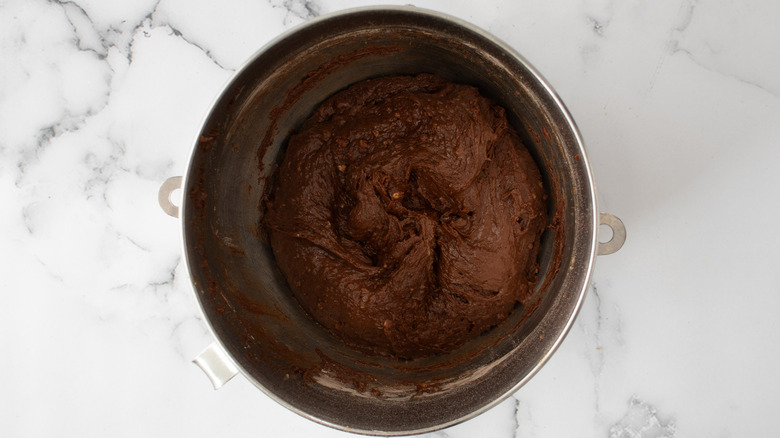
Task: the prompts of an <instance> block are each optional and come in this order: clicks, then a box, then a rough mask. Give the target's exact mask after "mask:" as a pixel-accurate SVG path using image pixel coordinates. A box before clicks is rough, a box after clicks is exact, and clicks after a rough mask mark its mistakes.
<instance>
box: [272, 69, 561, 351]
mask: <svg viewBox="0 0 780 438" xmlns="http://www.w3.org/2000/svg"><path fill="white" fill-rule="evenodd" d="M545 199H546V194H545V191H544V187H543V185H542V181H541V176H540V173H539V169H538V167H537V166H536V164H535V163H534V161H533V159H532V158H531V155H530V154H529V153H528V151H527V150H526V149H525V147H524V146H523V145H522V143H521V141H520V139H519V138H518V136H517V134H516V133H515V132H514V130H513V129H512V128H511V127H510V126H509V125H508V123H507V120H506V117H505V115H504V110H503V108H501V107H498V106H496V105H493V104H491V102H490V101H489V100H487V99H486V98H484V97H482V96H481V95H480V94H479V92H478V91H477V89H476V88H474V87H470V86H466V85H458V84H454V83H451V82H449V81H447V80H445V79H442V78H440V77H438V76H434V75H429V74H423V75H419V76H416V77H410V76H395V77H385V78H379V79H371V80H367V81H363V82H360V83H358V84H355V85H353V86H351V87H350V88H348V89H347V90H345V91H342V92H339V93H338V94H336V95H334V96H333V97H331V98H329V99H328V100H326V101H325V102H324V103H323V104H322V105H321V106H320V107H319V108H318V109H317V110H316V111H315V112H314V114H313V115H312V116H311V117H310V118H309V119H308V120H307V121H306V122H305V123H304V124H303V126H302V127H301V129H300V131H299V132H298V133H296V134H294V135H293V136H292V137H291V138H290V141H289V145H288V148H287V152H286V155H285V158H284V161H283V162H282V163H281V166H280V168H279V170H278V173H277V175H276V186H275V189H274V190H273V192H272V193H271V195H270V197H269V200H268V202H267V204H266V209H267V211H266V216H265V220H264V223H265V226H266V228H267V230H268V233H269V236H270V242H271V246H272V248H273V251H274V255H275V256H276V261H277V263H278V265H279V268H280V269H281V271H282V273H283V274H284V275H285V276H286V277H287V281H288V283H289V285H290V289H291V290H292V292H293V293H294V294H295V296H296V298H297V299H298V301H299V302H300V304H301V306H303V308H304V309H305V310H306V311H307V312H309V313H310V314H311V315H312V316H313V317H314V319H315V320H316V321H317V322H319V323H320V324H322V325H323V326H324V327H326V328H327V329H328V330H330V331H331V332H333V333H335V334H336V335H338V336H339V337H341V338H342V339H343V340H345V341H346V342H347V343H348V344H351V345H354V346H357V347H362V348H363V349H367V350H369V351H372V352H374V353H377V354H382V355H389V356H393V357H399V358H415V357H422V356H427V355H431V354H436V353H446V352H448V351H451V350H453V349H454V348H457V347H459V346H461V345H463V344H464V343H465V342H466V341H468V340H470V339H472V338H474V337H475V336H477V335H479V334H481V333H483V332H485V331H486V330H488V329H490V328H491V327H493V326H495V325H497V324H499V323H500V322H502V321H503V320H504V319H505V318H506V317H507V316H508V315H509V313H510V312H512V310H513V309H514V308H515V306H516V304H517V303H523V301H524V300H525V299H527V298H529V297H530V295H531V293H532V291H533V287H534V284H535V281H536V272H537V270H538V264H537V253H538V250H539V239H540V236H541V234H542V231H543V230H544V227H545V224H546V213H545V203H544V200H545Z"/></svg>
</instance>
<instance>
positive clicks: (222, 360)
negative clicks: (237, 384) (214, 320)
mask: <svg viewBox="0 0 780 438" xmlns="http://www.w3.org/2000/svg"><path fill="white" fill-rule="evenodd" d="M192 362H194V363H195V365H197V366H199V367H200V369H202V370H203V372H204V373H206V376H207V377H208V378H209V380H211V384H212V385H214V389H219V388H221V387H222V385H224V384H225V383H227V382H228V380H230V379H232V378H233V376H235V375H236V374H238V368H237V367H236V364H234V363H233V361H232V360H230V358H229V357H228V355H227V353H225V350H223V349H222V347H220V346H219V345H217V343H216V342H214V343H212V344H211V345H209V346H208V347H206V349H205V350H203V351H202V352H201V353H200V354H199V355H197V356H196V357H195V359H193V360H192Z"/></svg>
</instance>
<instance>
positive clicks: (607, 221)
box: [597, 213, 626, 255]
mask: <svg viewBox="0 0 780 438" xmlns="http://www.w3.org/2000/svg"><path fill="white" fill-rule="evenodd" d="M599 223H600V224H601V225H606V226H608V227H609V228H611V229H612V238H611V239H609V242H604V243H602V242H599V248H598V252H597V254H598V255H607V254H612V253H614V252H617V251H618V250H619V249H620V248H622V247H623V244H624V243H625V242H626V226H625V225H623V221H621V220H620V219H619V218H618V217H617V216H613V215H611V214H609V213H599Z"/></svg>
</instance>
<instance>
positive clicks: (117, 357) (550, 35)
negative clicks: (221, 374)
mask: <svg viewBox="0 0 780 438" xmlns="http://www.w3.org/2000/svg"><path fill="white" fill-rule="evenodd" d="M407 2H408V1H402V2H397V3H399V4H400V3H407ZM412 3H413V4H414V5H417V6H421V7H427V8H432V9H438V10H441V11H444V12H448V13H450V14H452V15H455V16H458V17H460V18H463V19H466V20H469V21H471V22H473V23H475V24H476V25H478V26H481V27H483V28H485V29H487V30H488V31H490V32H492V33H494V34H495V35H497V36H498V37H500V38H502V39H504V40H505V41H507V42H508V43H509V44H510V45H512V46H513V47H515V48H516V49H517V50H518V51H519V52H521V53H522V54H523V55H525V56H526V57H527V58H528V59H529V60H530V61H531V62H532V63H533V64H534V65H535V66H536V67H537V68H538V69H539V70H540V71H541V72H542V73H543V74H544V75H545V76H546V77H547V79H548V80H549V81H550V82H551V83H552V84H553V86H554V87H555V88H556V89H557V91H558V92H559V93H560V95H561V96H562V98H563V100H564V101H565V102H566V104H567V105H568V107H569V109H570V111H571V112H572V114H573V115H574V118H575V119H576V121H577V122H578V124H579V127H580V129H581V130H582V133H583V135H584V137H585V139H586V143H587V146H588V150H589V156H590V158H591V160H592V163H593V167H594V172H595V175H596V179H597V182H598V188H599V194H600V200H601V209H602V210H603V211H608V212H611V213H614V214H616V215H618V216H620V217H621V218H622V219H623V221H624V222H625V224H626V227H627V229H628V241H627V243H626V245H625V247H623V249H622V250H621V251H620V252H619V253H617V254H615V255H612V256H606V257H600V258H599V259H598V261H597V266H596V271H595V273H594V277H593V286H592V288H591V290H590V293H589V295H588V297H587V300H586V301H585V305H584V308H583V311H582V312H581V314H580V316H579V318H578V320H577V323H576V325H575V326H574V328H573V330H572V331H571V333H570V335H569V336H568V337H567V339H566V341H565V342H564V343H563V345H562V347H561V348H560V350H559V351H558V352H557V353H556V354H555V356H554V357H553V359H552V360H551V361H550V362H549V363H548V365H547V366H546V367H545V368H544V369H543V370H542V372H541V373H540V374H538V375H537V376H536V377H535V378H534V379H533V380H532V381H531V383H529V384H528V385H526V386H525V387H523V388H521V389H520V390H519V391H518V392H517V393H516V394H515V395H514V396H513V397H511V398H509V399H508V400H507V401H506V402H504V403H502V404H501V405H499V406H498V407H496V408H494V409H492V410H490V411H489V412H487V413H485V414H483V415H481V416H479V417H477V418H475V419H473V420H471V421H468V422H466V423H464V424H462V425H459V426H456V427H453V428H450V429H447V430H444V431H441V432H437V433H434V434H430V435H429V436H435V437H472V436H491V437H512V436H516V437H534V438H541V437H574V436H577V437H580V436H599V437H620V438H629V437H673V436H674V437H750V436H773V435H775V434H776V433H777V430H778V426H777V419H776V418H775V415H777V412H778V410H779V409H780V377H778V368H779V367H780V322H778V321H780V318H779V317H778V316H779V313H780V227H778V226H777V224H778V216H780V190H778V189H780V173H778V172H777V171H776V169H777V168H778V167H780V56H778V54H780V25H779V24H780V23H779V22H778V19H779V18H780V3H778V2H774V1H771V0H763V1H762V0H755V1H747V0H739V1H727V0H699V1H696V0H682V1H656V0H629V1H616V0H583V1H575V0H558V1H554V2H540V1H533V2H532V1H528V0H524V1H513V0H503V1H496V0H481V1H479V2H468V3H467V2H452V1H444V0H440V1H433V0H431V1H412ZM367 4H374V2H366V1H349V0H307V1H303V0H270V2H269V1H263V0H256V1H254V0H227V1H220V2H216V1H205V0H132V1H131V0H103V1H99V0H71V1H55V0H50V1H44V0H0V200H2V203H3V208H2V210H1V212H0V286H1V287H0V289H1V290H2V305H1V306H0V333H2V334H0V351H1V352H2V353H0V436H4V437H35V436H74V437H75V436H78V437H105V436H111V437H121V436H133V437H135V436H161V437H162V436H188V437H210V436H278V437H299V436H333V437H335V436H339V437H341V436H350V435H349V434H346V433H343V432H338V431H335V430H331V429H329V428H326V427H324V426H320V425H317V424H315V423H313V422H310V421H308V420H305V419H303V418H300V417H298V416H297V415H296V414H293V413H291V412H289V411H287V410H285V409H284V408H282V407H280V406H278V405H277V404H276V403H275V402H273V401H271V400H270V399H269V398H268V397H266V396H265V395H263V394H262V393H261V392H260V391H258V390H256V389H255V388H254V387H253V386H252V385H251V384H250V383H249V382H248V381H247V380H246V379H244V378H240V377H239V378H236V379H234V380H233V381H231V382H230V383H229V384H228V385H226V386H225V387H224V388H223V389H221V390H219V391H217V392H215V391H213V389H212V388H211V386H210V384H209V383H208V381H207V379H206V378H205V377H204V375H203V374H202V373H201V371H200V370H199V369H197V368H196V367H195V366H194V365H193V364H192V363H191V362H190V360H191V358H192V357H193V356H194V355H196V354H197V353H198V352H199V351H200V350H201V349H202V348H203V347H205V346H206V345H207V344H208V343H209V342H210V337H209V334H208V332H207V329H206V327H205V325H204V323H203V321H202V320H201V319H200V316H199V314H198V311H197V308H196V304H195V301H194V297H193V296H192V295H191V287H190V284H189V280H188V279H187V278H186V276H185V274H184V269H183V266H182V257H181V252H180V246H179V245H180V242H179V234H178V223H177V221H176V220H175V219H172V218H170V217H168V216H166V215H165V214H163V213H162V211H161V210H160V209H159V207H158V206H157V200H156V196H157V189H158V187H159V185H160V184H161V182H162V181H163V180H164V179H165V178H166V177H168V176H172V175H179V174H182V172H183V170H184V168H185V166H186V163H187V160H188V157H189V152H190V148H191V144H192V141H193V139H194V137H195V134H196V132H197V129H198V126H199V123H200V121H201V118H202V117H203V116H204V115H205V112H206V111H207V110H208V108H209V105H210V102H211V100H212V99H213V98H214V97H215V95H216V93H217V92H218V91H219V90H220V87H221V86H222V85H223V84H224V83H225V81H227V80H228V78H230V76H231V74H232V73H233V71H234V70H235V69H236V68H237V67H239V66H240V65H241V63H242V62H243V61H244V60H245V59H246V58H248V57H249V56H250V55H251V54H252V53H253V52H254V51H255V50H257V49H258V48H260V47H261V46H263V45H264V44H265V43H266V42H268V41H269V40H270V39H271V38H273V37H274V36H276V35H278V34H279V33H280V32H282V31H283V30H285V29H288V28H290V27H292V26H294V25H296V24H298V23H301V22H302V21H304V20H306V19H308V18H310V17H312V16H315V15H319V14H322V13H328V12H332V11H336V10H339V9H343V8H346V7H352V6H359V5H367Z"/></svg>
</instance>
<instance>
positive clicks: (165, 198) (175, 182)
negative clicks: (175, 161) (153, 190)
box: [157, 176, 182, 217]
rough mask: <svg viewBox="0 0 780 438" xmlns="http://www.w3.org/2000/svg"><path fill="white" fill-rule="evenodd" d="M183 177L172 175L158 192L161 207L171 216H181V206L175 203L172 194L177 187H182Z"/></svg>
mask: <svg viewBox="0 0 780 438" xmlns="http://www.w3.org/2000/svg"><path fill="white" fill-rule="evenodd" d="M181 181H182V177H180V176H172V177H170V178H168V179H166V180H165V182H164V183H162V185H161V186H160V191H159V192H158V193H157V202H159V203H160V207H161V208H162V209H163V211H164V212H166V213H168V215H169V216H173V217H179V206H178V205H176V204H174V203H173V201H172V200H171V195H173V192H174V191H176V190H177V189H180V188H181Z"/></svg>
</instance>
